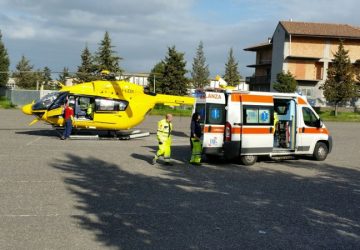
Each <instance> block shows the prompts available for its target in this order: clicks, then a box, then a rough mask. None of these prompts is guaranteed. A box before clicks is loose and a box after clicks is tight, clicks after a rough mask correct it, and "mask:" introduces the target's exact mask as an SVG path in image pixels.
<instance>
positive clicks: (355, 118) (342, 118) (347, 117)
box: [318, 111, 360, 122]
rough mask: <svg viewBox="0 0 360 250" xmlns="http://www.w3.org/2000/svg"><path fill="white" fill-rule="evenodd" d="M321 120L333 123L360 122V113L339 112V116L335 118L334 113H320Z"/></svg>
mask: <svg viewBox="0 0 360 250" xmlns="http://www.w3.org/2000/svg"><path fill="white" fill-rule="evenodd" d="M318 114H319V116H320V118H321V120H323V121H332V122H360V113H356V112H338V115H337V116H336V117H335V116H334V111H319V112H318Z"/></svg>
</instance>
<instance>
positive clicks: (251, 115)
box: [243, 106, 274, 125]
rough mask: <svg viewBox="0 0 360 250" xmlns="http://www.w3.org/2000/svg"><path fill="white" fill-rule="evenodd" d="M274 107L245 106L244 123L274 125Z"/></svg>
mask: <svg viewBox="0 0 360 250" xmlns="http://www.w3.org/2000/svg"><path fill="white" fill-rule="evenodd" d="M273 112H274V110H273V107H269V106H244V117H243V119H244V122H243V123H244V125H272V124H273Z"/></svg>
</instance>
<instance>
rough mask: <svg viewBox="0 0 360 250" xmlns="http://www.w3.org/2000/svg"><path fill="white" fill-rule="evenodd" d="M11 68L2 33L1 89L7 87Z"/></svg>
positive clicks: (0, 44) (0, 36)
mask: <svg viewBox="0 0 360 250" xmlns="http://www.w3.org/2000/svg"><path fill="white" fill-rule="evenodd" d="M9 66H10V60H9V56H8V53H7V50H6V48H5V45H4V43H3V42H2V34H1V31H0V87H1V86H6V84H7V82H8V80H9V73H8V72H9Z"/></svg>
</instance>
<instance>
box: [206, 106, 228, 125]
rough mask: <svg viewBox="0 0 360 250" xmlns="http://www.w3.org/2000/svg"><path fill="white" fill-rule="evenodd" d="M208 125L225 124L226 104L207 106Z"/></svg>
mask: <svg viewBox="0 0 360 250" xmlns="http://www.w3.org/2000/svg"><path fill="white" fill-rule="evenodd" d="M206 124H218V125H220V124H225V105H224V104H214V103H207V104H206Z"/></svg>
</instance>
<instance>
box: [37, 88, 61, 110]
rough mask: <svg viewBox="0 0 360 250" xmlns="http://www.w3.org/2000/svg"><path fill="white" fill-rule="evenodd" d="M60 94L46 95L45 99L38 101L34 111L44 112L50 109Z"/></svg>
mask: <svg viewBox="0 0 360 250" xmlns="http://www.w3.org/2000/svg"><path fill="white" fill-rule="evenodd" d="M60 94H61V93H60V92H52V93H49V94H47V95H45V96H44V97H43V98H41V99H40V100H38V101H37V102H36V103H35V104H34V105H33V106H32V109H33V110H44V109H48V107H49V106H50V105H51V104H52V103H53V102H54V101H55V100H56V98H58V96H59V95H60Z"/></svg>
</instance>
